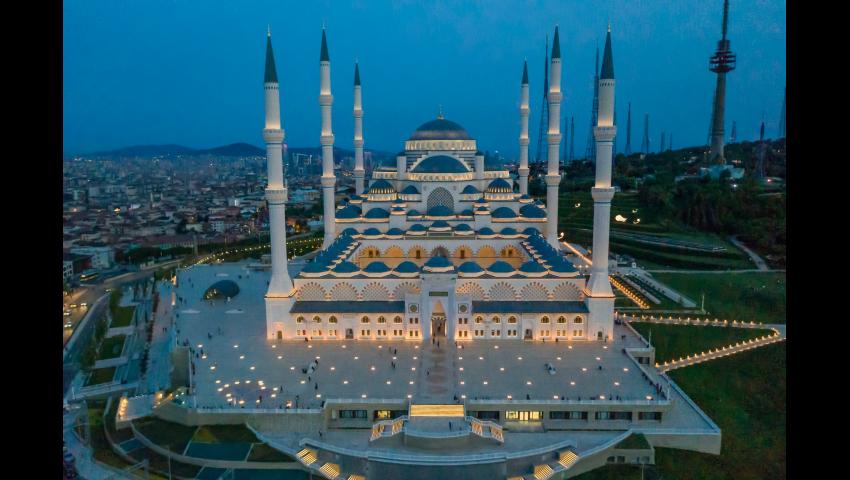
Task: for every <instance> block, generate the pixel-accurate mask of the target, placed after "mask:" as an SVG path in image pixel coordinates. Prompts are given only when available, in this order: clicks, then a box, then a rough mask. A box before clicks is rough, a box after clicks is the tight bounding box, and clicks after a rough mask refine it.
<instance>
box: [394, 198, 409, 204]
mask: <svg viewBox="0 0 850 480" xmlns="http://www.w3.org/2000/svg"><path fill="white" fill-rule="evenodd" d="M401 203H407V202H405V201H404V200H402V199H400V198H396V199H395V200H393V204H396V205H398V204H401Z"/></svg>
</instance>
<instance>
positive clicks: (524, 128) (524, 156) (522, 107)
mask: <svg viewBox="0 0 850 480" xmlns="http://www.w3.org/2000/svg"><path fill="white" fill-rule="evenodd" d="M528 112H529V108H528V60H526V61H525V62H524V63H523V65H522V83H521V84H520V87H519V122H520V130H519V170H518V173H519V193H520V194H521V195H528Z"/></svg>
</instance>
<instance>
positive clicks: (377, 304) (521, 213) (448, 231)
mask: <svg viewBox="0 0 850 480" xmlns="http://www.w3.org/2000/svg"><path fill="white" fill-rule="evenodd" d="M560 57H561V55H560V46H559V40H558V31H557V29H556V30H555V38H554V43H553V49H552V57H551V79H550V91H549V95H548V98H549V111H550V112H551V113H550V116H549V118H550V122H549V129H548V135H547V143H548V171H547V175H546V176H545V180H546V185H547V196H546V203H543V202H541V201H540V200H535V199H533V198H531V197H530V196H529V195H528V171H529V169H528V144H529V137H528V114H529V106H528V96H529V95H528V67H527V65H524V66H523V74H522V82H521V87H520V97H521V106H520V111H519V114H520V119H521V131H520V134H519V146H520V167H519V171H518V173H519V175H518V177H519V178H518V181H515V180H514V179H513V178H512V176H511V173H510V172H508V171H507V170H502V169H495V170H492V169H491V170H488V169H486V168H485V164H484V155H483V153H482V152H481V151H480V150H479V149H478V145H477V143H476V141H475V139H474V138H473V137H472V136H471V135H470V134H469V133H468V132H467V130H466V129H464V128H463V127H462V126H461V125H459V124H458V123H456V122H453V121H450V120H448V119H446V118H444V117H443V115H442V112H441V114H440V115H439V116H438V117H437V118H436V119H434V120H430V121H427V122H425V123H423V124H422V125H421V126H419V128H417V129H416V130H415V131H414V132H413V133H412V134H411V135H410V138H408V139H407V140H406V141H405V146H404V151H402V152H400V153H399V154H398V155H397V157H396V164H395V168H392V167H382V168H379V169H377V170H376V171H375V172H373V175H372V178H371V180H370V182H369V185H368V187H366V186H365V185H364V169H363V144H364V140H363V126H362V125H363V124H362V118H363V108H362V97H361V82H360V72H359V66H357V65H356V64H355V71H354V120H355V122H354V124H355V127H354V146H355V170H354V176H355V184H356V185H355V189H356V195H354V196H353V197H351V199H350V200H349V201H348V202H346V203H345V204H343V205H339V206H335V205H334V204H333V202H334V189H335V185H336V178H335V176H334V171H333V144H334V134H333V129H332V120H331V106H332V104H333V96H332V94H331V82H330V56H329V53H328V46H327V39H326V36H325V33H324V30H323V31H322V46H321V56H320V71H321V85H320V95H319V105H320V107H321V110H322V130H321V137H320V140H321V145H322V161H323V175H322V179H321V182H322V189H323V199H324V220H323V221H324V246H323V250H322V251H321V252H320V253H319V254H318V255H317V256H316V257H315V258H314V259H313V260H312V261H311V262H310V263H309V264H307V265H306V266H305V267H304V268H303V269H302V270H301V271H300V272H299V273H298V275H296V276H294V278H292V277H290V274H289V269H288V265H287V256H286V239H285V236H286V233H285V230H284V225H285V218H284V205H283V202H284V201H285V199H286V189H285V186H284V182H283V173H282V164H281V163H282V162H281V158H282V152H281V150H282V149H281V145H282V142H283V138H284V132H283V129H282V127H281V122H280V103H279V102H280V100H279V84H278V82H277V72H276V69H275V63H274V55H273V52H272V46H271V36H270V35H269V37H268V40H267V50H266V64H265V68H266V71H265V101H266V128H265V129H264V130H263V135H264V138H265V141H266V147H267V152H268V169H269V171H268V179H269V180H268V186H267V189H266V192H267V193H266V195H267V199H268V202H269V207H270V224H271V231H272V238H271V240H272V254H271V257H272V277H271V280H270V282H269V288H268V292H267V294H266V324H267V336H268V338H269V339H270V340H275V339H277V340H291V339H302V338H303V339H309V340H396V339H397V340H407V341H414V342H422V341H428V340H430V339H440V338H444V339H447V340H450V341H474V340H495V339H515V340H542V341H545V340H550V341H558V340H562V341H563V340H569V341H579V340H583V341H598V342H605V341H609V340H611V338H612V330H613V323H614V321H613V318H614V294H613V292H612V290H611V285H610V282H609V280H608V266H607V263H608V229H609V221H610V220H609V217H610V202H611V198H612V197H613V189H612V188H611V162H612V147H613V139H614V135H615V132H616V127H614V125H613V106H614V101H613V99H614V69H613V58H612V52H611V39H610V32H609V34H608V38H607V40H606V44H605V51H604V57H603V64H602V71H601V72H602V74H601V79H600V91H599V98H600V100H599V122H598V126H597V127H596V129H595V132H594V134H595V137H596V144H597V149H596V151H597V158H596V164H597V171H596V186H595V187H594V188H593V198H594V202H595V203H594V212H595V213H594V236H593V250H592V251H593V253H594V255H593V257H594V262H593V264H592V266H590V272H589V273H590V275H589V276H588V275H583V274H582V269H583V267H587V266H586V265H579V267H578V268H577V267H576V262H577V261H579V260H578V259H577V258H575V257H572V258H570V257H569V256H567V255H565V253H564V248H563V247H562V244H561V242H560V240H559V235H558V231H557V219H558V185H559V183H560V180H561V176H560V173H559V170H558V167H559V161H558V159H559V157H560V156H559V152H558V151H559V147H560V141H561V133H560V130H559V128H560V126H559V122H558V119H559V118H560V115H559V112H560V103H561V97H562V95H561V58H560Z"/></svg>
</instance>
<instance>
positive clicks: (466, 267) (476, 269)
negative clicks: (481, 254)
mask: <svg viewBox="0 0 850 480" xmlns="http://www.w3.org/2000/svg"><path fill="white" fill-rule="evenodd" d="M457 271H458V272H460V273H480V272H483V271H484V269H483V268H481V265H478V264H477V263H475V262H464V263H462V264H461V265H460V266H459V267H457Z"/></svg>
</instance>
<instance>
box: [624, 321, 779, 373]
mask: <svg viewBox="0 0 850 480" xmlns="http://www.w3.org/2000/svg"><path fill="white" fill-rule="evenodd" d="M620 318H622V319H623V320H625V321H627V322H644V323H660V324H666V325H692V326H705V327H716V328H751V329H768V330H773V334H772V335H765V336H763V337H759V338H755V339H752V340H746V341H743V342H737V343H735V344H734V345H727V346H725V347H721V348H713V349H709V350H708V351H703V352H700V353H694V354H693V355H687V356H685V357H681V358H679V359H676V360H672V361H669V362H664V363H663V364H658V363H656V364H655V366H656V367H657V368H658V369H659V370H660V371H661V372H669V371H670V370H675V369H677V368H682V367H687V366H689V365H695V364H697V363H702V362H707V361H709V360H714V359H717V358H721V357H727V356H729V355H734V354H736V353H741V352H745V351H747V350H752V349H754V348H759V347H764V346H766V345H770V344H773V343H776V342H782V341H784V340H785V325H782V324H776V323H755V322H749V323H746V322H739V321H737V320H733V321H732V322H729V321H728V320H717V319H715V320H708V319H703V320H700V319H698V318H694V319H691V318H685V319H683V318H655V317H652V316H650V317H642V318H638V317H629V316H624V315H621V316H620Z"/></svg>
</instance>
